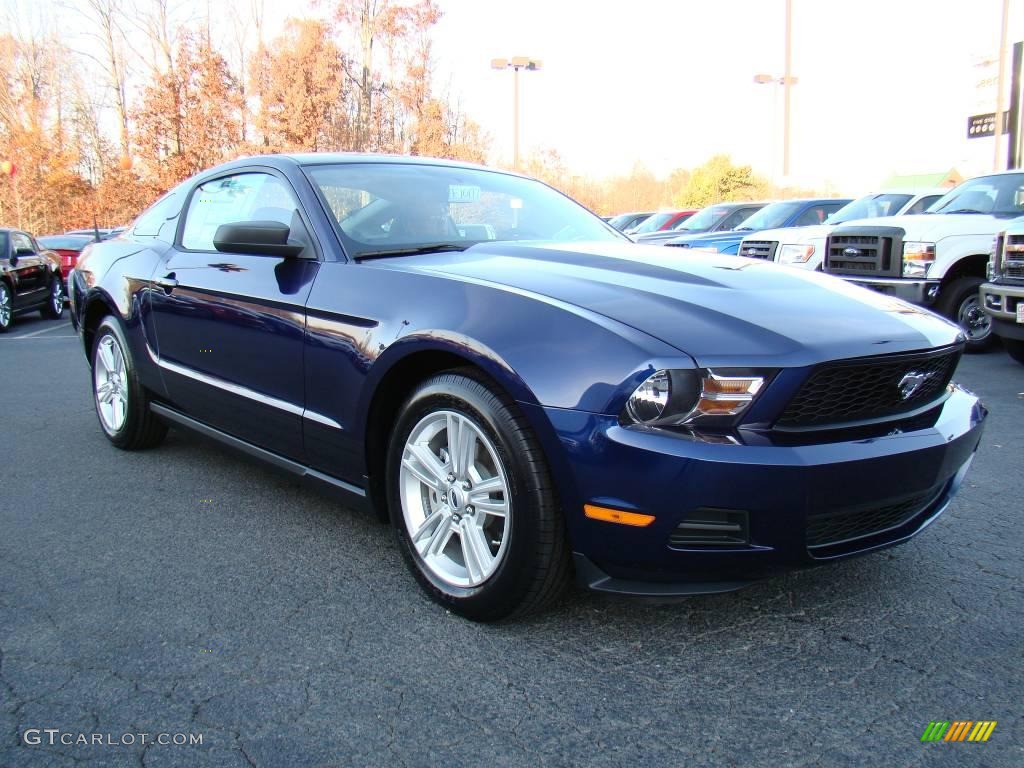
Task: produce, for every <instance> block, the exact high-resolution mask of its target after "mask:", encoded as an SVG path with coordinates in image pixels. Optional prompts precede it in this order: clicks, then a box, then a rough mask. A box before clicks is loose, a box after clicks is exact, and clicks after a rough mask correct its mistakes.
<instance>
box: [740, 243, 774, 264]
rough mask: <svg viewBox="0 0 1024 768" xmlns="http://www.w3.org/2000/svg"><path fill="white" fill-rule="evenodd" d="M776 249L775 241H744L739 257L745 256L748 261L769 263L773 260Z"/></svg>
mask: <svg viewBox="0 0 1024 768" xmlns="http://www.w3.org/2000/svg"><path fill="white" fill-rule="evenodd" d="M778 247H779V243H778V241H777V240H744V241H743V245H742V246H741V247H740V253H739V255H740V256H746V257H747V258H748V259H767V260H768V261H771V260H772V259H774V258H775V249H776V248H778Z"/></svg>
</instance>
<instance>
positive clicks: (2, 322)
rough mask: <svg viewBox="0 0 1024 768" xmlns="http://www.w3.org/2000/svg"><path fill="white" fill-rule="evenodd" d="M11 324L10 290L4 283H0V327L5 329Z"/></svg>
mask: <svg viewBox="0 0 1024 768" xmlns="http://www.w3.org/2000/svg"><path fill="white" fill-rule="evenodd" d="M10 324H11V292H10V290H9V289H8V288H7V286H6V285H4V284H2V283H0V328H4V329H6V328H7V326H8V325H10Z"/></svg>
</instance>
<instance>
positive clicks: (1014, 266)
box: [1003, 261, 1024, 280]
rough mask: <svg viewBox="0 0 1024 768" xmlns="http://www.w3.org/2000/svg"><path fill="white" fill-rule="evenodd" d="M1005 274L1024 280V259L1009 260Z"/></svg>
mask: <svg viewBox="0 0 1024 768" xmlns="http://www.w3.org/2000/svg"><path fill="white" fill-rule="evenodd" d="M1003 274H1004V275H1006V276H1007V277H1012V278H1013V279H1015V280H1024V261H1008V262H1006V268H1005V269H1004V270H1003Z"/></svg>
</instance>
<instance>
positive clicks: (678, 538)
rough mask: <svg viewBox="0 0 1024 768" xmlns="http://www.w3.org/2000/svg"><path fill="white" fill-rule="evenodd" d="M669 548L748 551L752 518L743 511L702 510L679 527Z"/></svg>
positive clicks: (692, 514)
mask: <svg viewBox="0 0 1024 768" xmlns="http://www.w3.org/2000/svg"><path fill="white" fill-rule="evenodd" d="M668 543H669V546H671V547H680V548H685V549H693V548H694V547H748V546H750V515H749V514H748V513H747V511H746V510H741V509H712V508H710V507H700V508H698V509H695V510H694V511H693V512H691V513H690V514H688V515H687V516H686V518H685V519H684V520H683V522H681V523H680V524H679V525H677V526H676V528H675V530H674V531H673V532H672V535H671V536H669V539H668Z"/></svg>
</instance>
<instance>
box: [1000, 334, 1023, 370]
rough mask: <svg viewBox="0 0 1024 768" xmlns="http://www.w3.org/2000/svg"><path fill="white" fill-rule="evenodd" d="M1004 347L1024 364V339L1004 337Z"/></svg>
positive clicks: (1011, 355)
mask: <svg viewBox="0 0 1024 768" xmlns="http://www.w3.org/2000/svg"><path fill="white" fill-rule="evenodd" d="M1003 347H1005V348H1006V351H1007V353H1008V354H1009V355H1010V357H1012V358H1013V359H1014V360H1016V361H1017V362H1018V363H1020V364H1021V365H1024V341H1021V340H1020V339H1003Z"/></svg>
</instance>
